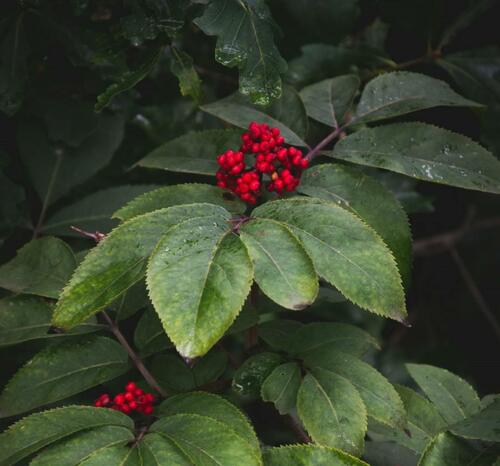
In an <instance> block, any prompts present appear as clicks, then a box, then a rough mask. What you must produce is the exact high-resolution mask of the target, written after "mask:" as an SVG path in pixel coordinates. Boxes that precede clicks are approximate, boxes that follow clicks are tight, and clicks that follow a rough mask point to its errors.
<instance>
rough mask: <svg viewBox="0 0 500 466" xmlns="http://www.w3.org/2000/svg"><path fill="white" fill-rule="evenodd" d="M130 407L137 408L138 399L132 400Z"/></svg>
mask: <svg viewBox="0 0 500 466" xmlns="http://www.w3.org/2000/svg"><path fill="white" fill-rule="evenodd" d="M128 405H129V407H130V409H137V406H138V405H137V402H136V401H131V402H130V403H129V404H128Z"/></svg>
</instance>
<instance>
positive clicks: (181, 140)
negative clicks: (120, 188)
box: [138, 129, 241, 187]
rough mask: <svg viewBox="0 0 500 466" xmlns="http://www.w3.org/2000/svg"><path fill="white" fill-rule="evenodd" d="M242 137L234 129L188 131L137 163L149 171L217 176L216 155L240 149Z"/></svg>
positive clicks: (239, 132)
mask: <svg viewBox="0 0 500 466" xmlns="http://www.w3.org/2000/svg"><path fill="white" fill-rule="evenodd" d="M240 136H241V131H239V130H234V129H207V130H204V131H196V132H189V133H187V134H184V135H183V136H180V137H178V138H175V139H172V140H171V141H168V142H166V143H164V144H162V145H161V146H159V147H157V148H156V149H153V151H151V152H150V153H149V154H148V155H146V157H144V158H143V159H142V160H140V161H139V162H138V164H139V166H141V167H147V168H160V169H162V170H169V171H173V172H181V173H195V174H198V175H209V176H215V173H216V172H217V170H218V169H219V168H220V167H219V165H218V164H217V156H218V155H220V154H222V153H223V152H225V151H226V150H228V149H234V150H237V149H238V148H239V147H240V145H241V138H240ZM179 186H190V185H179ZM194 186H200V185H194ZM167 187H170V186H167Z"/></svg>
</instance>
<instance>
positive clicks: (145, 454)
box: [106, 433, 194, 466]
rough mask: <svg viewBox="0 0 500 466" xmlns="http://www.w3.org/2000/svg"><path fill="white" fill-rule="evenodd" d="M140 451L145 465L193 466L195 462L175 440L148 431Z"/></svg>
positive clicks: (140, 445)
mask: <svg viewBox="0 0 500 466" xmlns="http://www.w3.org/2000/svg"><path fill="white" fill-rule="evenodd" d="M139 451H140V456H141V460H142V462H143V465H144V466H146V465H147V466H150V465H151V466H163V465H167V464H168V465H170V464H172V465H175V466H193V464H194V463H193V462H192V461H191V459H190V458H189V456H187V455H186V454H184V452H183V451H182V450H180V449H179V448H178V446H177V444H176V443H175V442H174V441H173V440H171V439H169V438H168V437H166V436H163V435H160V434H156V433H148V434H147V435H146V436H145V437H144V439H143V440H142V442H141V443H140V444H139ZM139 464H140V463H139ZM106 466H107V465H106ZM134 466H135V465H134ZM141 466H142V465H141Z"/></svg>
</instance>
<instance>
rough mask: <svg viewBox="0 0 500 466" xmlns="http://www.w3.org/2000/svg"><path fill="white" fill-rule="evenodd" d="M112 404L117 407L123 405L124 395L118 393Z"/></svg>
mask: <svg viewBox="0 0 500 466" xmlns="http://www.w3.org/2000/svg"><path fill="white" fill-rule="evenodd" d="M114 402H115V403H116V404H117V405H122V404H124V403H125V395H123V394H122V393H119V394H118V395H116V396H115V399H114Z"/></svg>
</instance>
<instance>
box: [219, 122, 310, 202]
mask: <svg viewBox="0 0 500 466" xmlns="http://www.w3.org/2000/svg"><path fill="white" fill-rule="evenodd" d="M241 141H242V145H241V147H240V150H239V151H237V152H235V151H232V150H227V151H226V152H224V153H223V154H221V155H219V156H218V157H217V163H218V164H219V166H220V168H219V170H218V171H217V173H216V177H217V186H220V187H221V188H228V189H230V190H231V191H233V192H234V193H236V194H237V195H238V197H240V199H242V200H243V201H245V202H248V203H249V204H255V203H256V202H257V198H258V197H259V195H260V193H261V188H262V185H263V181H264V180H265V181H266V182H267V184H266V189H267V190H268V191H275V192H277V193H278V194H281V193H282V192H283V191H288V192H290V191H294V190H295V188H296V187H297V186H298V185H299V183H300V176H301V174H302V170H304V169H305V168H307V167H308V165H309V161H308V160H307V159H306V158H304V156H303V154H302V152H301V151H300V150H298V149H296V148H295V147H284V144H285V139H284V138H283V136H281V135H280V130H279V129H278V128H270V127H269V126H268V125H266V124H265V123H262V124H259V123H256V122H255V121H253V122H252V123H250V125H249V126H248V131H246V132H245V133H243V135H242V136H241ZM252 154H253V155H255V161H254V164H253V166H252V167H247V164H246V162H245V156H246V155H252Z"/></svg>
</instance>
